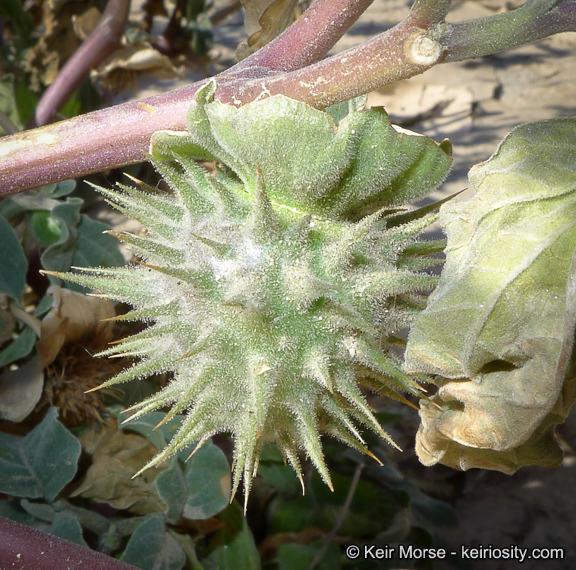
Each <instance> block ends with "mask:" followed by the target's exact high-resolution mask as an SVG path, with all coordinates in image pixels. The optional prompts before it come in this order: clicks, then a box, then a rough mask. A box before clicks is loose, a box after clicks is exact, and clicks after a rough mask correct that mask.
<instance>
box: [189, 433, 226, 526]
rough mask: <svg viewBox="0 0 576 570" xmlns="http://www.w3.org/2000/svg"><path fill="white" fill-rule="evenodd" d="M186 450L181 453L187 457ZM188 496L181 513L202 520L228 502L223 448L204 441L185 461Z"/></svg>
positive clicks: (211, 515) (218, 510)
mask: <svg viewBox="0 0 576 570" xmlns="http://www.w3.org/2000/svg"><path fill="white" fill-rule="evenodd" d="M189 454H190V452H189V451H186V452H183V453H181V454H180V455H181V456H182V455H184V456H185V457H187V456H188V455H189ZM185 474H186V481H187V483H188V499H187V501H186V503H185V505H184V510H183V512H182V514H183V515H184V516H185V517H186V518H188V519H192V520H205V519H209V518H210V517H213V516H214V515H216V514H218V513H219V512H220V511H221V510H222V509H224V508H226V506H227V505H228V503H229V502H230V488H231V483H230V467H229V465H228V460H227V459H226V457H225V456H224V453H222V450H221V449H220V448H219V447H217V446H215V445H214V444H213V443H212V442H211V441H210V442H206V443H205V444H204V445H203V446H202V447H201V448H200V449H199V450H198V451H197V452H196V453H195V454H194V455H193V456H192V457H191V458H190V459H189V460H188V461H187V462H186V464H185Z"/></svg>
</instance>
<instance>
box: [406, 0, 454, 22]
mask: <svg viewBox="0 0 576 570" xmlns="http://www.w3.org/2000/svg"><path fill="white" fill-rule="evenodd" d="M451 5H452V0H415V2H414V5H413V6H412V16H413V18H414V23H415V24H417V25H418V26H420V27H421V28H427V29H429V28H431V27H432V26H434V25H436V24H439V23H440V22H442V21H443V20H444V18H445V17H446V14H448V11H449V10H450V6H451Z"/></svg>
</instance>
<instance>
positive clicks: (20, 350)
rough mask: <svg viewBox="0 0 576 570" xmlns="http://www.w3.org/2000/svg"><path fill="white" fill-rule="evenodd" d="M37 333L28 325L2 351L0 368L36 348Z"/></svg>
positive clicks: (0, 352)
mask: <svg viewBox="0 0 576 570" xmlns="http://www.w3.org/2000/svg"><path fill="white" fill-rule="evenodd" d="M35 343H36V333H35V332H34V331H33V330H32V329H31V328H29V327H26V328H25V329H24V330H23V331H22V332H21V333H20V334H19V335H18V337H17V338H15V339H14V340H13V341H12V342H11V343H10V344H9V345H8V346H7V347H6V348H5V349H4V350H2V351H0V368H2V367H3V366H6V365H7V364H12V362H15V361H16V360H20V358H24V357H25V356H28V355H29V354H30V353H31V352H32V350H33V349H34V345H35Z"/></svg>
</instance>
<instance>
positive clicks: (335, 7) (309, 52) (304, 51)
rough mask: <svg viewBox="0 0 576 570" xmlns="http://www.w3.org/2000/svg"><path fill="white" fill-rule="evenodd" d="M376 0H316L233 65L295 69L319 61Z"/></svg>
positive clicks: (238, 66)
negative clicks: (248, 56) (279, 31)
mask: <svg viewBox="0 0 576 570" xmlns="http://www.w3.org/2000/svg"><path fill="white" fill-rule="evenodd" d="M373 1H374V0H316V2H315V3H314V4H312V6H310V8H309V9H308V10H306V13H305V14H303V15H302V17H301V18H300V19H299V20H298V21H296V22H295V23H294V24H293V25H292V26H290V27H289V28H287V29H286V30H285V31H284V32H283V33H282V34H280V35H279V36H278V37H277V38H276V39H275V40H274V41H273V42H270V43H269V44H267V45H265V46H264V47H263V48H261V49H259V50H258V51H257V52H256V53H255V54H254V55H253V56H252V57H250V58H247V59H245V60H243V61H242V62H240V63H239V64H238V65H236V66H235V67H234V69H238V70H240V69H245V68H246V67H266V68H268V69H271V70H274V71H285V72H286V71H294V70H296V69H300V68H302V67H305V66H307V65H310V64H312V63H315V62H317V61H320V60H321V59H322V58H323V57H324V56H325V55H326V54H327V53H328V52H329V51H330V49H332V47H333V46H334V44H335V43H336V42H337V41H338V40H339V39H340V38H341V37H342V36H343V35H344V34H345V33H346V31H347V30H348V29H350V26H352V24H353V23H354V22H355V21H356V20H357V19H358V17H359V16H360V15H361V14H362V13H363V12H364V11H365V10H366V8H368V6H370V4H372V2H373Z"/></svg>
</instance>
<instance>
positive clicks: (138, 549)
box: [120, 515, 186, 570]
mask: <svg viewBox="0 0 576 570" xmlns="http://www.w3.org/2000/svg"><path fill="white" fill-rule="evenodd" d="M120 560H122V562H126V563H128V564H132V565H134V566H137V567H138V568H141V569H142V570H180V569H181V568H183V567H184V564H185V563H186V554H185V552H184V550H182V547H181V546H180V545H179V544H178V543H177V542H176V541H175V540H174V539H173V538H172V537H171V536H170V535H169V534H168V533H167V532H166V530H165V528H164V521H163V520H162V517H161V516H160V515H154V516H151V517H150V518H149V519H147V520H145V521H144V522H143V523H142V524H141V525H140V526H139V527H138V528H137V529H136V531H135V532H134V534H133V535H132V537H131V538H130V540H129V542H128V545H127V546H126V550H125V551H124V554H123V555H122V558H121V559H120Z"/></svg>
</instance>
